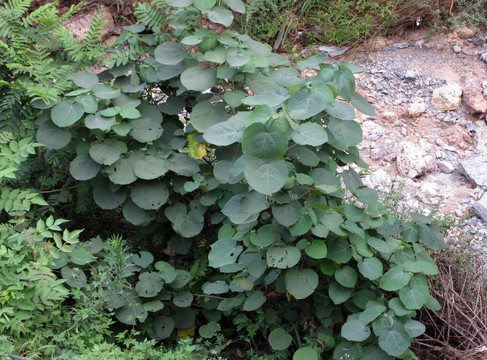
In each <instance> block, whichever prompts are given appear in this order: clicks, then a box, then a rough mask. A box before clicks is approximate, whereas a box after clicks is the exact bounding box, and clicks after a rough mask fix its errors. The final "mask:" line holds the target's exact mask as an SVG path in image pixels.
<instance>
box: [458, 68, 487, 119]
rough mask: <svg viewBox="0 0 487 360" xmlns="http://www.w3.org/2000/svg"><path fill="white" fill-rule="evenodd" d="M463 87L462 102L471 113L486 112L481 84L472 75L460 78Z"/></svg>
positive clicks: (486, 106)
mask: <svg viewBox="0 0 487 360" xmlns="http://www.w3.org/2000/svg"><path fill="white" fill-rule="evenodd" d="M460 81H461V83H462V85H463V101H464V102H465V105H467V107H468V108H469V110H470V111H471V112H472V113H474V114H475V113H485V112H487V100H486V99H484V95H483V90H482V85H481V84H482V83H481V81H480V80H479V79H477V78H476V77H475V76H474V75H473V74H472V73H467V74H465V75H463V76H462V77H461V78H460Z"/></svg>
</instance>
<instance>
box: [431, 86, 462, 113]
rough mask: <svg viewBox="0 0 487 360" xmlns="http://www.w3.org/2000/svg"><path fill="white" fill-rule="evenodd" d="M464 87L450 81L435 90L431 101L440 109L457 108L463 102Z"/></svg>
mask: <svg viewBox="0 0 487 360" xmlns="http://www.w3.org/2000/svg"><path fill="white" fill-rule="evenodd" d="M462 91H463V90H462V87H461V86H460V85H458V84H456V83H450V84H448V85H445V86H442V87H441V88H438V89H435V91H433V96H432V99H431V103H432V104H433V105H434V106H436V108H437V109H438V110H455V109H458V108H459V107H460V104H461V102H462Z"/></svg>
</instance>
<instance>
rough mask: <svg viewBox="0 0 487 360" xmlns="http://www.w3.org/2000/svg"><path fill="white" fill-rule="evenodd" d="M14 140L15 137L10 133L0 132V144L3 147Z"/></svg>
mask: <svg viewBox="0 0 487 360" xmlns="http://www.w3.org/2000/svg"><path fill="white" fill-rule="evenodd" d="M14 138H15V135H14V134H13V133H11V132H10V131H2V132H0V144H2V145H5V144H8V143H9V142H10V141H12V140H13V139H14Z"/></svg>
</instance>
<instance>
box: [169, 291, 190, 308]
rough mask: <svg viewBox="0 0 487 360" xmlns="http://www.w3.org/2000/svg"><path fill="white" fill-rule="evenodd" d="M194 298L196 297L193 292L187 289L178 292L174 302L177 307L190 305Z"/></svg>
mask: <svg viewBox="0 0 487 360" xmlns="http://www.w3.org/2000/svg"><path fill="white" fill-rule="evenodd" d="M193 299H194V297H193V294H192V293H191V291H187V290H186V291H183V292H180V293H179V294H177V295H176V296H175V297H174V298H173V299H172V302H173V304H174V305H176V306H177V307H188V306H190V305H191V303H192V302H193Z"/></svg>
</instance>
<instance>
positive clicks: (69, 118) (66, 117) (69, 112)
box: [51, 100, 85, 127]
mask: <svg viewBox="0 0 487 360" xmlns="http://www.w3.org/2000/svg"><path fill="white" fill-rule="evenodd" d="M84 113H85V107H84V106H83V105H82V104H80V103H76V102H73V101H71V100H64V101H62V102H60V103H59V104H57V105H56V106H54V107H53V108H52V110H51V119H52V122H53V123H54V124H56V125H57V126H59V127H67V126H71V125H73V124H74V123H75V122H76V121H78V120H79V119H81V117H82V116H83V114H84Z"/></svg>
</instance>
